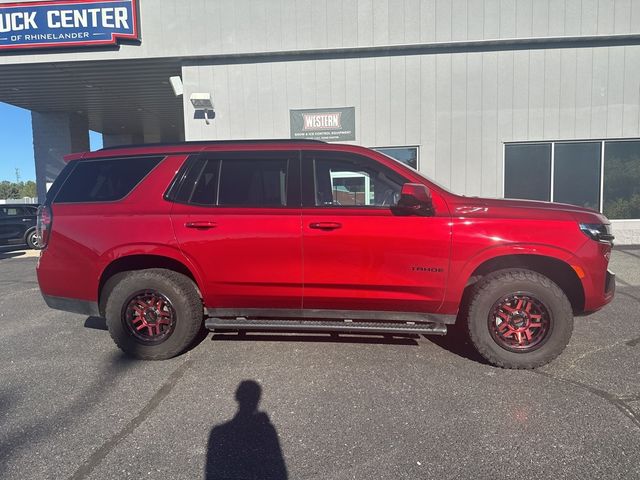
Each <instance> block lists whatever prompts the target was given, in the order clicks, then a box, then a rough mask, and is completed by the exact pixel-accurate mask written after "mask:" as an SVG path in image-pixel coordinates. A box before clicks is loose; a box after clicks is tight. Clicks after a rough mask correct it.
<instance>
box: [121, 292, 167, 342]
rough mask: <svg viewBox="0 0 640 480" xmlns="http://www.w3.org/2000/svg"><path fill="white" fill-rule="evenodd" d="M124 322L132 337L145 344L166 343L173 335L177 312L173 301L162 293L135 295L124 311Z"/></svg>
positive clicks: (140, 293) (138, 293) (139, 293)
mask: <svg viewBox="0 0 640 480" xmlns="http://www.w3.org/2000/svg"><path fill="white" fill-rule="evenodd" d="M122 320H123V322H124V324H125V326H126V327H127V329H128V330H129V332H130V333H131V335H132V336H133V337H134V338H135V339H136V340H138V341H139V342H140V343H143V344H147V345H148V344H157V343H162V342H164V341H165V340H166V339H167V338H169V336H170V335H171V334H172V333H173V330H174V329H175V325H176V312H175V310H174V308H173V305H172V304H171V301H170V300H169V299H168V298H167V297H165V296H164V295H163V294H161V293H160V292H157V291H155V290H144V291H141V292H137V293H134V294H133V295H132V296H131V297H130V298H129V301H128V302H127V303H126V304H125V307H124V309H123V315H122Z"/></svg>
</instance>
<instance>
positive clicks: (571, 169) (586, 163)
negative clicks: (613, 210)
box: [553, 142, 601, 210]
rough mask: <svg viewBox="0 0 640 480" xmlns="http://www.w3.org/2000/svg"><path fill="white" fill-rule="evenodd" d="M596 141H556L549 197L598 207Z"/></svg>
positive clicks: (598, 143) (589, 206) (583, 205)
mask: <svg viewBox="0 0 640 480" xmlns="http://www.w3.org/2000/svg"><path fill="white" fill-rule="evenodd" d="M600 145H601V144H600V142H579V143H556V144H555V151H554V158H553V201H554V202H559V203H570V204H572V205H578V206H581V207H588V208H592V209H594V210H599V209H600Z"/></svg>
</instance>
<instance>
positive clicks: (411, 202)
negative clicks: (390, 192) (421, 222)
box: [391, 183, 435, 217]
mask: <svg viewBox="0 0 640 480" xmlns="http://www.w3.org/2000/svg"><path fill="white" fill-rule="evenodd" d="M391 211H392V212H393V213H394V214H395V215H400V216H404V217H406V216H410V215H417V216H420V217H431V216H433V215H435V210H434V208H433V202H432V201H431V193H430V192H429V189H428V188H427V187H425V186H424V185H422V184H420V183H405V184H404V185H403V186H402V190H401V191H400V200H398V203H397V204H396V205H395V206H393V207H391Z"/></svg>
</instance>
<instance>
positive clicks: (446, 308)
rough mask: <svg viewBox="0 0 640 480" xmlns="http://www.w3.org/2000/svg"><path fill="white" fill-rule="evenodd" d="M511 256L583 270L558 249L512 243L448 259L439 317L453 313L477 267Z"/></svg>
mask: <svg viewBox="0 0 640 480" xmlns="http://www.w3.org/2000/svg"><path fill="white" fill-rule="evenodd" d="M514 255H529V256H531V255H534V256H539V257H545V258H552V259H554V260H559V261H561V262H564V263H566V264H568V265H570V266H571V267H572V268H574V270H575V267H580V268H583V265H582V264H581V262H580V260H579V259H578V258H577V257H576V256H575V255H574V254H573V253H572V252H571V251H570V250H568V249H564V248H562V247H558V246H553V245H546V244H536V243H513V244H502V245H496V246H491V247H487V248H485V249H483V250H480V251H478V252H476V253H475V254H473V255H472V256H471V257H469V258H452V262H451V269H452V274H451V275H450V277H449V278H450V279H451V280H450V282H449V285H448V288H447V292H446V294H445V300H444V302H443V305H442V308H441V311H440V313H448V314H452V313H456V312H457V311H458V308H459V306H460V303H461V301H462V296H463V294H464V289H465V288H466V286H467V285H468V282H469V279H470V278H471V277H472V275H473V273H474V272H475V271H476V270H478V268H479V267H480V266H482V265H483V264H485V263H486V262H488V261H490V260H495V259H499V258H501V257H510V256H514Z"/></svg>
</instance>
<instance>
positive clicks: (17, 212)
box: [3, 207, 23, 217]
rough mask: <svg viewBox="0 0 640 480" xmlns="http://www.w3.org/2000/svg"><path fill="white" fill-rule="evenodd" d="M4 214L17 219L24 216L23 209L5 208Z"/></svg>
mask: <svg viewBox="0 0 640 480" xmlns="http://www.w3.org/2000/svg"><path fill="white" fill-rule="evenodd" d="M3 213H4V215H6V216H7V217H16V216H18V215H22V214H23V213H22V207H5V208H3Z"/></svg>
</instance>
